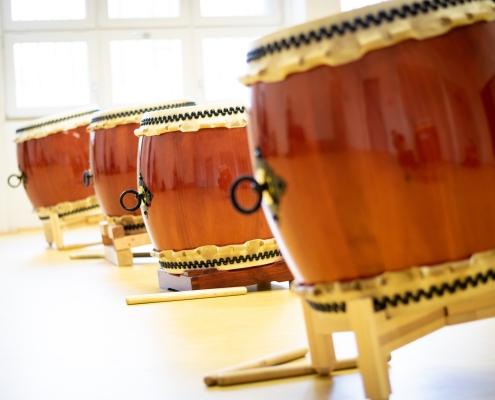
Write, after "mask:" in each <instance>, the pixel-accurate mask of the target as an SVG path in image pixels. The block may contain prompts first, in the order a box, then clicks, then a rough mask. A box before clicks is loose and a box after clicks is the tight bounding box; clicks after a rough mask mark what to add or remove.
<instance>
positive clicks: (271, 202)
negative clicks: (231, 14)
mask: <svg viewBox="0 0 495 400" xmlns="http://www.w3.org/2000/svg"><path fill="white" fill-rule="evenodd" d="M254 155H255V157H256V171H255V179H256V181H257V182H258V184H259V185H260V186H261V187H262V188H263V191H262V198H263V203H265V204H266V205H267V206H268V208H269V209H270V212H271V214H272V215H273V219H275V221H278V207H279V205H280V199H281V197H282V195H283V194H284V192H285V188H286V184H285V182H284V181H283V180H282V178H280V177H279V176H277V175H276V174H275V173H274V172H273V170H272V169H271V168H270V167H269V165H268V164H267V162H266V161H265V160H264V159H263V155H262V154H261V150H260V149H259V148H257V149H256V150H255V151H254Z"/></svg>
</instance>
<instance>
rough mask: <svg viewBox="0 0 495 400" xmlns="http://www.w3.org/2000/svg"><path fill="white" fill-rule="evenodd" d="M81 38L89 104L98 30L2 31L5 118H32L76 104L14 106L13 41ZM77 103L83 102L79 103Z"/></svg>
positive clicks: (94, 81) (93, 99)
mask: <svg viewBox="0 0 495 400" xmlns="http://www.w3.org/2000/svg"><path fill="white" fill-rule="evenodd" d="M74 41H85V42H87V48H88V68H89V71H88V72H89V84H90V87H88V91H89V95H90V96H89V98H90V102H89V104H92V103H96V102H97V93H96V91H95V87H97V86H95V85H98V81H99V70H98V51H97V48H98V34H97V32H96V31H79V32H78V31H56V32H25V33H18V32H15V33H14V32H10V33H5V34H4V51H5V53H4V54H5V63H4V67H5V96H6V99H11V101H6V104H5V114H6V117H7V119H17V118H36V117H42V116H45V115H48V114H54V113H58V112H63V111H66V110H70V109H73V108H75V107H78V106H74V105H71V106H65V107H64V106H57V107H30V108H20V107H17V95H16V81H15V66H14V44H16V43H33V42H34V43H40V42H74ZM81 106H84V104H82V105H81Z"/></svg>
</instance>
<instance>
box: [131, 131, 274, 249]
mask: <svg viewBox="0 0 495 400" xmlns="http://www.w3.org/2000/svg"><path fill="white" fill-rule="evenodd" d="M140 147H142V148H140V150H139V154H140V159H139V164H140V170H141V172H142V174H143V178H144V181H145V184H146V186H147V187H148V189H149V190H150V191H151V192H152V193H153V196H154V197H153V200H152V202H151V206H150V207H149V209H148V218H145V224H146V228H147V229H148V232H149V234H150V236H151V240H152V242H153V245H154V247H155V249H156V250H175V251H177V250H184V249H194V248H196V247H199V246H205V245H216V246H225V245H228V244H242V243H244V242H246V241H248V240H252V239H268V238H271V237H273V235H272V234H271V232H270V230H269V228H268V225H267V223H266V220H265V217H264V215H263V213H262V212H257V213H256V214H254V215H253V216H245V215H240V214H239V213H237V212H236V211H235V210H234V209H233V208H232V206H231V205H230V200H229V187H230V185H231V183H232V180H233V179H234V178H235V177H237V176H239V175H242V174H248V173H249V172H250V170H251V166H250V160H249V151H248V144H247V135H246V129H245V128H232V129H227V128H212V129H202V130H200V131H198V132H173V133H166V134H163V135H160V136H150V137H143V138H142V141H141V142H140ZM250 191H251V190H250V188H249V187H248V186H246V187H241V188H240V190H239V193H238V197H239V198H240V200H241V201H245V200H247V198H249V197H252V195H251V193H250Z"/></svg>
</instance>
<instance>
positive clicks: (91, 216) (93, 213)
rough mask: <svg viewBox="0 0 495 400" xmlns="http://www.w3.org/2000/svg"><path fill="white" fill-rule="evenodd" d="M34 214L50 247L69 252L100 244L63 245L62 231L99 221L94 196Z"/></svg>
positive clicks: (98, 208) (40, 209)
mask: <svg viewBox="0 0 495 400" xmlns="http://www.w3.org/2000/svg"><path fill="white" fill-rule="evenodd" d="M36 213H37V214H38V217H39V218H40V219H41V221H42V224H43V231H44V233H45V239H46V241H47V243H48V244H49V245H50V246H51V245H52V243H55V246H56V247H57V250H70V249H76V248H80V247H86V246H93V245H95V244H100V243H101V242H91V243H80V244H72V245H65V244H64V237H63V230H65V229H68V228H69V227H70V228H74V227H76V226H78V225H90V224H96V223H97V222H99V221H101V218H102V214H101V210H100V207H99V205H98V202H97V200H96V197H95V196H91V197H89V198H87V199H85V200H82V201H78V202H73V203H71V202H66V203H61V204H57V205H56V206H54V207H46V208H37V209H36Z"/></svg>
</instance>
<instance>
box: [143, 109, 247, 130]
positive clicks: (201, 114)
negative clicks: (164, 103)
mask: <svg viewBox="0 0 495 400" xmlns="http://www.w3.org/2000/svg"><path fill="white" fill-rule="evenodd" d="M245 111H246V110H245V107H228V108H227V107H226V108H219V109H211V110H205V111H197V112H191V113H187V112H186V113H180V114H173V115H165V116H159V117H151V118H143V119H142V120H141V126H146V125H156V124H166V123H169V122H178V121H187V120H192V119H200V118H211V117H218V116H220V115H222V116H226V115H234V114H242V113H244V112H245Z"/></svg>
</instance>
